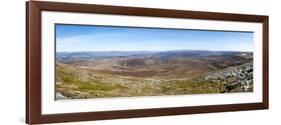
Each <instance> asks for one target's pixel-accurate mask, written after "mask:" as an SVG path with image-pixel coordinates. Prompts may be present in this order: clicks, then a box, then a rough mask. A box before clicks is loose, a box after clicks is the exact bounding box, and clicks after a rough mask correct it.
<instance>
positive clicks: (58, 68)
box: [55, 24, 254, 100]
mask: <svg viewBox="0 0 281 125" xmlns="http://www.w3.org/2000/svg"><path fill="white" fill-rule="evenodd" d="M55 45H56V49H55V51H56V52H55V53H56V56H55V60H56V61H55V63H56V64H55V81H56V82H55V92H56V94H55V95H56V96H55V100H65V99H93V98H118V97H141V96H172V95H194V94H229V93H232V94H235V93H245V92H253V87H254V83H253V50H254V38H253V32H238V31H215V30H194V29H170V28H144V27H121V26H97V25H74V24H73V25H72V24H56V25H55Z"/></svg>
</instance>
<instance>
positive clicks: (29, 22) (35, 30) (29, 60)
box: [26, 1, 269, 124]
mask: <svg viewBox="0 0 281 125" xmlns="http://www.w3.org/2000/svg"><path fill="white" fill-rule="evenodd" d="M41 11H60V12H78V13H100V14H117V15H133V16H150V17H169V18H188V19H203V20H220V21H240V22H258V23H262V24H263V99H262V100H263V101H262V102H261V103H244V104H228V105H209V106H191V107H190V106H189V107H173V108H171V107H167V108H153V109H138V110H119V111H99V112H85V113H77V112H76V113H67V114H50V115H43V114H41ZM268 32H269V31H268V16H263V15H246V14H227V13H214V12H198V11H182V10H168V9H152V8H136V7H120V6H104V5H90V4H73V3H55V2H39V1H29V2H27V3H26V123H29V124H39V123H54V122H71V121H87V120H102V119H118V118H133V117H151V116H165V115H180V114H195V113H210V112H225V111H242V110H257V109H268V106H269V99H268V96H269V95H268V93H269V92H268V91H269V90H268V40H269V38H268Z"/></svg>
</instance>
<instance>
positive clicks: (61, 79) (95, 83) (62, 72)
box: [56, 64, 223, 99]
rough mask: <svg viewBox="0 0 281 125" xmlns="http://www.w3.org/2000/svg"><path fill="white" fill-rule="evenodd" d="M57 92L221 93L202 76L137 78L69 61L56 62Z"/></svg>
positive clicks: (90, 94) (86, 94)
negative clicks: (87, 67)
mask: <svg viewBox="0 0 281 125" xmlns="http://www.w3.org/2000/svg"><path fill="white" fill-rule="evenodd" d="M56 81H57V83H56V92H59V93H61V94H62V95H64V96H65V97H67V98H70V99H83V98H104V97H131V96H161V95H182V94H204V93H219V92H220V89H219V88H221V87H222V86H223V84H217V83H210V82H208V81H204V80H202V79H155V78H134V77H128V76H119V75H113V74H106V73H101V72H98V71H95V70H93V69H86V68H80V67H75V66H71V65H67V64H57V66H56Z"/></svg>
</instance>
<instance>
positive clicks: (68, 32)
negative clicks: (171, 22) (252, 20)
mask: <svg viewBox="0 0 281 125" xmlns="http://www.w3.org/2000/svg"><path fill="white" fill-rule="evenodd" d="M253 41H254V40H253V33H251V32H224V31H204V30H177V29H155V28H134V27H110V26H86V25H63V24H56V49H57V52H66V51H71V52H74V51H166V50H212V51H253V48H254V44H253Z"/></svg>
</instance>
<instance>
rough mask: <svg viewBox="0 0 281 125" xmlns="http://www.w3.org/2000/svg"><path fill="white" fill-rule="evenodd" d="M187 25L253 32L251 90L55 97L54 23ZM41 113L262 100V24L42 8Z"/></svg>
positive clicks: (183, 26)
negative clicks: (96, 97)
mask: <svg viewBox="0 0 281 125" xmlns="http://www.w3.org/2000/svg"><path fill="white" fill-rule="evenodd" d="M55 23H66V24H92V25H111V26H135V27H156V28H157V27H158V28H159V27H160V28H187V29H202V28H204V29H208V30H229V31H253V32H254V46H255V47H254V69H255V70H254V92H253V93H231V94H208V95H180V96H157V97H132V98H104V99H83V100H64V101H55V100H54V97H55V89H54V88H55V84H54V81H55V74H54V73H55V72H54V70H55V69H54V67H55V63H54V62H55V60H54V59H55V57H54V55H55V51H54V47H55V45H54V37H55V36H54V24H55ZM41 25H42V33H41V35H42V81H41V84H42V100H41V101H42V112H41V113H42V114H57V113H73V112H94V111H109V110H127V109H145V108H161V107H180V106H197V105H216V104H237V103H253V102H262V24H261V23H247V22H232V21H211V20H195V19H175V18H158V17H140V16H123V15H105V14H82V13H67V12H51V11H43V12H42V24H41Z"/></svg>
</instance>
